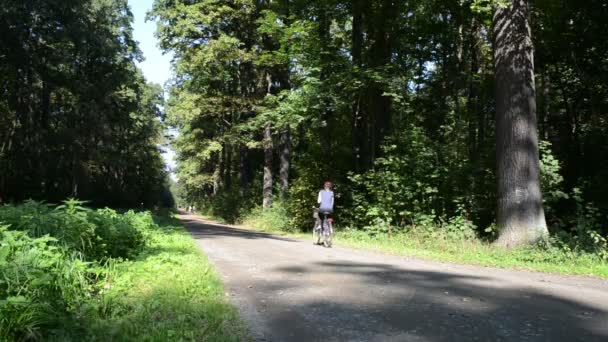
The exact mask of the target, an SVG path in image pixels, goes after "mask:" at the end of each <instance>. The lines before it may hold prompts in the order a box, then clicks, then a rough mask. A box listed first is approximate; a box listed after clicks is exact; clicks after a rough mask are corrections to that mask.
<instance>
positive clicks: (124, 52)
mask: <svg viewBox="0 0 608 342" xmlns="http://www.w3.org/2000/svg"><path fill="white" fill-rule="evenodd" d="M132 20H133V19H132V15H131V13H130V9H129V7H128V4H127V1H126V0H86V1H81V0H79V1H65V0H53V1H17V0H5V1H3V2H2V6H0V75H2V76H0V198H1V199H2V201H4V202H14V201H21V200H24V199H28V198H32V199H36V200H45V201H49V202H52V203H57V202H59V201H61V200H63V199H65V198H67V197H77V198H80V199H83V200H89V201H92V204H94V205H112V206H116V207H136V206H137V207H139V206H141V205H145V206H152V205H156V204H159V203H161V202H163V199H165V201H164V202H167V201H169V202H170V197H168V196H166V192H165V191H164V188H165V186H164V183H165V177H166V175H165V172H164V165H163V161H162V158H161V155H160V150H159V148H158V145H159V144H160V143H162V142H163V140H162V139H163V136H162V132H163V131H162V129H163V127H162V124H161V121H160V120H159V119H160V118H161V112H160V105H161V104H162V101H163V96H162V88H161V87H160V86H158V85H149V84H146V81H145V79H144V77H143V75H142V74H141V72H140V71H139V70H138V69H137V67H136V65H135V62H136V61H138V60H140V59H141V58H142V56H141V52H140V51H139V49H138V47H137V44H136V42H135V41H134V40H133V37H132V27H131V24H132Z"/></svg>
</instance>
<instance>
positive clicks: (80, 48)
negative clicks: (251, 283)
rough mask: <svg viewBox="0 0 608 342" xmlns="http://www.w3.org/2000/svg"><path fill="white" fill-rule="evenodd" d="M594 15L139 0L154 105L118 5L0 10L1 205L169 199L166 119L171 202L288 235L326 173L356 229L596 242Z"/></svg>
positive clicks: (597, 42) (491, 4)
mask: <svg viewBox="0 0 608 342" xmlns="http://www.w3.org/2000/svg"><path fill="white" fill-rule="evenodd" d="M607 16H608V4H606V3H605V1H600V0H583V1H581V0H578V1H574V0H566V1H559V2H558V1H547V0H447V1H446V0H441V1H439V0H410V1H395V0H371V1H363V0H351V1H339V0H326V1H325V0H324V1H320V0H319V1H316V0H313V1H302V0H230V1H216V0H199V1H196V0H190V1H186V0H157V1H155V4H154V7H153V9H152V10H151V11H150V13H149V19H150V20H153V21H156V22H157V23H158V31H157V36H158V38H159V41H160V45H161V47H162V49H164V50H165V51H167V52H169V51H170V52H172V53H173V54H174V56H175V58H174V60H173V74H174V77H173V79H172V80H171V81H170V82H169V84H167V85H166V86H167V87H166V88H167V89H166V90H167V91H168V94H169V96H168V102H167V103H166V104H163V93H162V91H163V90H162V89H161V87H160V86H158V85H149V84H147V83H146V81H145V79H144V77H143V76H142V74H141V72H140V71H139V70H138V69H137V67H136V65H135V63H136V61H138V60H140V59H141V58H142V56H141V52H140V51H139V50H138V47H137V44H136V42H134V41H133V38H132V28H131V23H132V15H131V13H130V10H129V8H128V4H127V2H126V0H87V1H58V0H57V1H51V0H49V1H39V2H35V1H14V0H7V1H5V3H4V4H3V6H2V8H1V9H0V33H1V35H0V37H1V38H0V71H1V73H2V78H1V79H0V114H1V116H0V127H1V129H0V197H1V198H2V201H3V202H19V201H21V200H25V199H28V198H33V199H36V200H45V201H49V202H51V203H56V202H58V201H60V200H62V199H64V198H66V197H75V198H79V199H82V200H88V201H91V203H92V205H96V206H102V205H110V206H115V207H141V206H142V205H145V206H152V205H157V204H162V203H164V204H171V196H170V194H168V193H167V192H168V190H167V188H168V184H167V183H168V180H167V175H166V172H165V171H164V166H163V163H162V159H161V155H160V146H162V144H164V143H165V142H166V141H165V140H166V139H165V138H164V137H163V134H162V133H163V129H164V127H163V125H164V124H165V122H164V121H166V123H168V124H169V125H170V126H173V127H175V128H177V130H178V132H179V133H178V135H177V138H175V139H174V141H173V146H174V148H175V149H176V152H177V154H178V163H179V166H178V170H177V175H178V177H179V180H180V181H179V184H178V185H177V188H178V190H179V197H180V201H181V203H184V204H188V205H196V206H197V208H204V209H205V210H208V211H210V212H211V213H212V214H215V215H216V216H222V217H224V218H225V219H227V220H230V221H236V220H239V219H240V218H241V217H242V216H244V215H247V214H248V213H250V212H251V211H252V210H254V211H255V210H257V208H258V207H262V208H264V209H265V211H267V212H279V213H280V214H281V215H283V217H284V218H285V221H287V220H289V227H291V228H299V229H305V228H307V227H308V226H309V225H310V216H311V214H310V211H311V210H310V208H311V206H312V205H314V200H315V192H316V191H317V190H318V188H319V187H320V185H321V184H322V181H323V180H326V179H329V180H331V181H333V182H334V184H335V191H336V194H337V206H338V207H337V213H336V219H337V222H338V224H339V225H340V226H341V227H351V228H355V229H361V230H364V231H367V232H369V233H370V234H378V233H382V234H384V233H391V232H395V231H406V230H407V229H410V228H411V227H414V226H421V225H426V224H427V223H432V224H435V225H436V226H438V227H440V226H442V224H444V223H447V224H451V223H453V226H460V227H465V228H462V229H463V230H467V232H465V233H463V234H464V235H467V234H469V233H471V232H472V233H474V235H476V236H477V237H482V238H487V239H489V240H494V239H496V238H498V242H499V243H500V244H502V245H506V246H511V245H517V244H520V243H526V242H533V241H537V240H539V239H540V238H542V237H544V236H546V235H547V232H549V233H550V235H551V236H553V237H563V238H564V239H572V238H574V239H579V240H580V239H587V240H589V241H591V242H592V243H593V244H596V245H597V244H600V245H606V234H607V233H608V232H607V231H606V224H607V223H608V200H607V199H606V196H604V194H605V193H606V192H607V191H608V183H607V182H606V181H605V180H606V179H608V165H607V163H608V158H607V157H608V144H606V142H607V141H606V140H607V139H606V133H607V130H608V122H606V119H607V115H608V114H607V112H608V110H607V109H608V87H607V84H608V40H606V39H604V38H603V35H604V33H605V32H607V31H608V22H607V21H606V20H604V18H606V17H607ZM163 108H164V111H163V110H161V109H163ZM499 232H500V234H499Z"/></svg>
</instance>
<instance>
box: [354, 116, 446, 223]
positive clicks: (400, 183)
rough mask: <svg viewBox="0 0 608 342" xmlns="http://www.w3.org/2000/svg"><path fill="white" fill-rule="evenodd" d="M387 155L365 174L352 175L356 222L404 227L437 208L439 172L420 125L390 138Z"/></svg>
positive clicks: (430, 145)
mask: <svg viewBox="0 0 608 342" xmlns="http://www.w3.org/2000/svg"><path fill="white" fill-rule="evenodd" d="M384 153H385V155H384V156H383V157H380V158H378V159H376V162H375V165H374V168H373V169H372V170H370V171H368V172H367V173H365V174H359V175H357V174H353V175H351V177H350V180H351V181H352V182H353V189H352V190H351V196H352V197H353V204H354V207H353V210H352V215H353V223H354V224H355V225H358V226H362V227H366V229H374V227H375V226H376V225H381V226H383V227H388V226H390V225H395V226H400V227H403V226H405V225H408V224H411V223H412V222H413V221H414V216H415V215H417V214H420V213H429V212H432V211H433V210H434V209H435V203H436V200H437V197H438V196H439V194H438V192H439V191H438V178H439V172H438V170H437V167H436V160H437V154H436V151H435V150H434V149H433V148H432V143H431V142H430V141H429V139H428V138H427V137H426V136H425V135H424V133H423V132H422V131H421V130H420V129H417V128H412V129H411V130H408V131H406V132H404V135H401V136H399V137H396V138H395V139H394V140H389V142H388V143H387V145H386V146H385V148H384Z"/></svg>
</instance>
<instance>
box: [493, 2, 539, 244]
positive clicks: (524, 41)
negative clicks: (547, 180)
mask: <svg viewBox="0 0 608 342" xmlns="http://www.w3.org/2000/svg"><path fill="white" fill-rule="evenodd" d="M493 38H494V65H495V69H496V70H495V73H496V158H497V164H498V165H497V177H498V208H497V218H496V221H497V224H498V228H499V231H500V235H499V238H498V240H497V242H496V243H497V244H498V245H501V246H505V247H515V246H518V245H522V244H528V243H533V242H536V241H538V240H540V239H543V238H545V237H546V236H547V235H548V232H547V225H546V222H545V213H544V211H543V205H542V195H541V190H540V184H539V160H538V134H537V122H536V97H535V87H534V62H533V61H534V58H533V46H532V37H531V30H530V23H529V7H528V1H527V0H510V2H509V6H508V7H506V8H496V9H495V12H494V28H493Z"/></svg>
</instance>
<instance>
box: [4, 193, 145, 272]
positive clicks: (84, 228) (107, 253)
mask: <svg viewBox="0 0 608 342" xmlns="http://www.w3.org/2000/svg"><path fill="white" fill-rule="evenodd" d="M83 204H84V203H83V202H81V201H77V200H67V201H65V202H64V203H63V204H62V205H60V206H58V207H56V208H52V207H51V206H50V205H47V204H44V203H40V202H34V201H28V202H26V203H24V204H22V205H17V206H14V205H6V206H2V207H0V221H2V222H5V223H7V224H10V225H11V229H14V230H19V231H24V232H27V234H28V235H30V236H32V237H42V236H45V235H50V236H52V237H54V238H55V239H56V240H57V242H58V243H59V244H61V245H62V246H64V247H65V248H67V249H68V250H70V251H74V252H77V253H79V254H80V255H82V256H83V257H84V258H85V259H87V260H102V259H104V258H129V257H131V256H132V255H134V254H135V253H136V252H137V251H139V250H140V249H141V248H142V247H143V245H144V244H145V234H144V231H145V229H147V228H149V227H152V226H153V225H154V222H153V220H152V216H151V215H150V214H149V213H148V214H135V213H134V212H132V211H131V212H127V213H126V214H124V215H119V214H118V213H117V212H116V211H114V210H112V209H100V210H91V209H88V208H85V207H83V206H82V205H83Z"/></svg>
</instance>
